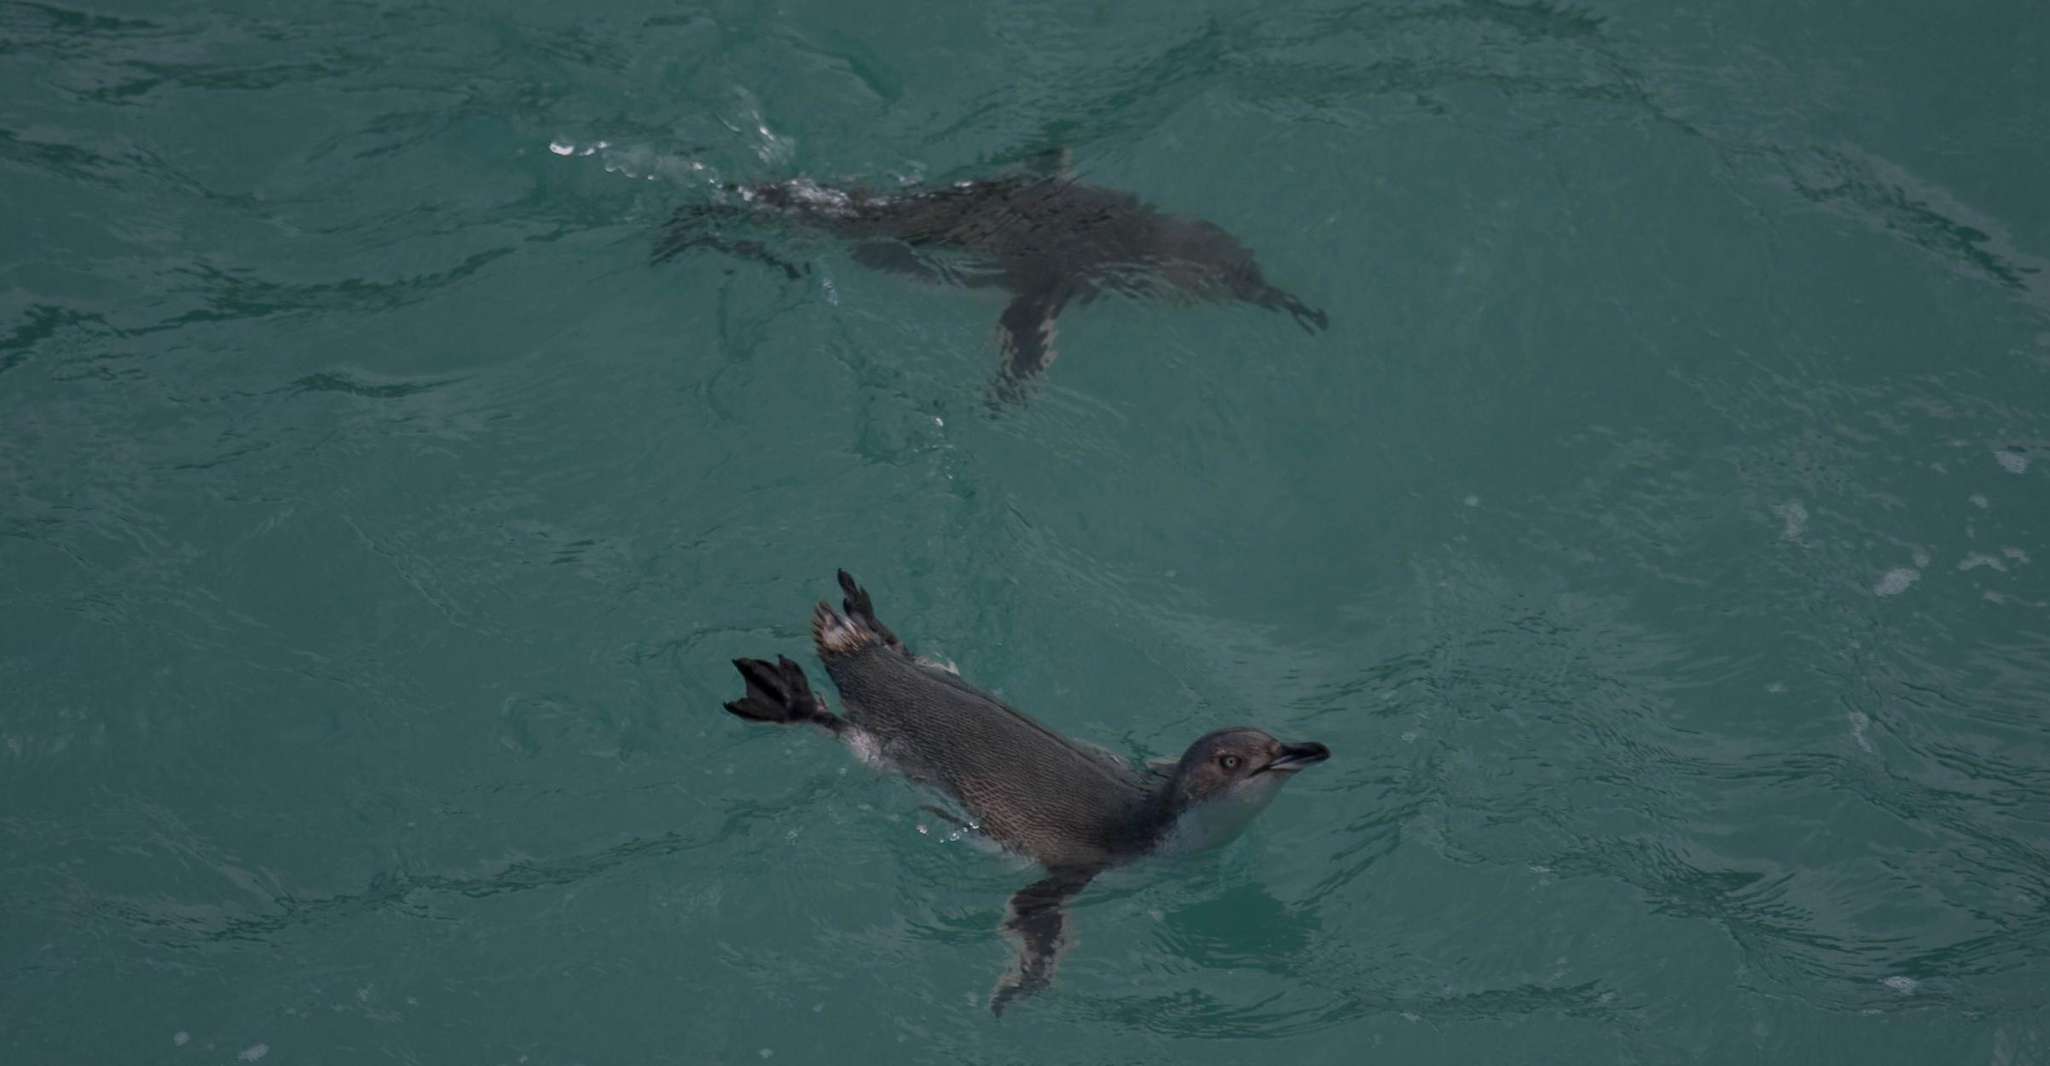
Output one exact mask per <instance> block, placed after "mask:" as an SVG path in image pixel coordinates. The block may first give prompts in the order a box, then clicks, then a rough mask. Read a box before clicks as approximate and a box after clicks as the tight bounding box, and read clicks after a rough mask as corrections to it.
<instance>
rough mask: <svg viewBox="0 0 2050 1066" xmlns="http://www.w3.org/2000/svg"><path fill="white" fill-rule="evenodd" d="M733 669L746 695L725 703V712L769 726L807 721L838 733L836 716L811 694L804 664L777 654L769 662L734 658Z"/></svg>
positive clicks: (838, 719)
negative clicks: (742, 684)
mask: <svg viewBox="0 0 2050 1066" xmlns="http://www.w3.org/2000/svg"><path fill="white" fill-rule="evenodd" d="M733 666H734V669H736V670H739V671H740V677H741V680H742V681H745V682H746V683H747V695H745V696H742V697H741V698H740V699H737V700H734V701H732V702H731V703H728V704H726V709H727V711H729V712H731V713H732V714H734V715H736V716H737V717H741V718H745V719H747V720H748V721H750V722H768V723H770V724H771V725H800V724H803V723H806V722H811V723H814V724H817V725H821V726H824V727H826V728H827V729H829V730H832V731H833V732H836V733H837V732H839V731H840V726H841V724H842V723H841V721H840V718H839V717H838V716H837V715H835V714H833V713H832V712H831V711H828V710H826V701H824V700H822V699H820V698H819V697H818V696H817V695H815V694H813V692H812V690H811V682H810V681H809V680H808V679H807V678H806V677H805V676H804V667H802V666H799V665H797V664H796V663H794V662H791V661H790V660H789V659H786V658H784V657H783V656H780V655H778V656H777V657H776V661H775V662H773V663H771V662H767V661H764V660H762V659H735V660H733Z"/></svg>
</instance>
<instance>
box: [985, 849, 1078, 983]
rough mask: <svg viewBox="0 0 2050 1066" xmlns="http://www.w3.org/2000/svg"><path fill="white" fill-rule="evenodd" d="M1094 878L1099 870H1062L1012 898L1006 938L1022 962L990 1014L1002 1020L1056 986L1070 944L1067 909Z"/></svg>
mask: <svg viewBox="0 0 2050 1066" xmlns="http://www.w3.org/2000/svg"><path fill="white" fill-rule="evenodd" d="M1095 876H1096V868H1095V867H1087V866H1083V867H1074V866H1070V867H1062V868H1058V869H1055V870H1052V871H1050V872H1049V873H1048V874H1047V876H1046V877H1043V878H1041V879H1039V880H1037V881H1034V882H1032V883H1031V884H1029V885H1026V886H1025V887H1024V888H1021V889H1019V890H1018V893H1017V894H1016V895H1014V896H1012V897H1011V906H1010V912H1009V913H1008V914H1007V915H1006V916H1005V918H1004V932H1005V933H1006V934H1008V935H1010V936H1011V937H1012V942H1013V944H1014V946H1015V947H1016V948H1017V949H1018V957H1017V959H1016V960H1015V961H1014V962H1013V963H1012V966H1011V969H1010V970H1009V971H1008V972H1006V973H1005V974H1004V976H1003V977H1002V978H1000V979H998V981H997V986H996V988H995V989H994V990H993V991H991V993H990V997H989V1010H990V1013H992V1014H994V1015H996V1016H998V1017H1002V1016H1003V1013H1004V1010H1005V1009H1006V1008H1008V1007H1009V1006H1010V1005H1011V1003H1012V1002H1013V1001H1015V1000H1019V999H1023V998H1024V997H1026V996H1030V995H1033V994H1034V993H1037V992H1039V991H1040V990H1042V989H1044V988H1045V987H1046V986H1047V985H1049V984H1051V983H1053V974H1054V969H1055V967H1057V966H1058V965H1059V964H1060V956H1061V954H1062V953H1063V951H1064V950H1065V949H1066V947H1067V946H1068V940H1069V937H1068V911H1067V907H1066V904H1067V902H1068V900H1069V899H1070V898H1072V897H1073V896H1074V895H1075V894H1076V893H1077V892H1080V891H1082V888H1083V886H1085V885H1087V884H1088V883H1089V881H1090V879H1091V878H1093V877H1095Z"/></svg>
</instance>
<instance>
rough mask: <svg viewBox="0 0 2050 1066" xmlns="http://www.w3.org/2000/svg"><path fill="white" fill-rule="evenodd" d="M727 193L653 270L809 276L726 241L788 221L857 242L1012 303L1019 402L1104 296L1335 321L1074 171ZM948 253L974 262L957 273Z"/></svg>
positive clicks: (672, 226) (681, 224)
mask: <svg viewBox="0 0 2050 1066" xmlns="http://www.w3.org/2000/svg"><path fill="white" fill-rule="evenodd" d="M726 188H727V190H728V191H729V192H730V193H732V194H734V195H736V196H738V197H739V199H740V201H741V202H740V203H739V204H730V203H729V204H700V205H695V206H690V207H685V208H682V209H680V210H678V211H677V212H676V214H675V215H674V216H673V217H672V218H671V219H670V220H669V223H668V224H667V225H666V226H665V227H664V228H663V231H662V234H661V236H660V238H659V239H658V240H657V242H656V245H655V251H654V261H655V262H657V263H660V262H663V261H665V260H667V259H669V258H671V257H672V256H675V255H676V254H678V253H679V252H682V251H684V250H685V249H687V248H692V247H711V248H717V249H720V250H723V251H726V252H730V253H733V254H736V255H741V256H745V257H748V258H752V259H758V260H761V261H763V262H767V263H770V264H773V265H775V266H778V267H781V268H782V269H783V270H784V272H785V273H787V274H789V275H790V276H791V277H793V278H795V277H797V276H798V273H799V268H798V267H797V266H796V265H794V264H792V263H790V262H788V261H786V260H783V259H780V258H778V257H776V256H775V255H774V254H772V253H770V252H769V251H768V249H767V248H765V247H764V246H763V245H762V244H761V243H760V242H758V241H753V240H727V239H724V238H722V237H720V236H719V235H718V233H717V227H718V225H719V224H720V223H721V222H724V221H729V220H735V219H743V218H747V219H758V220H783V221H787V222H790V223H793V224H796V225H799V226H803V227H809V228H813V229H820V230H824V231H826V232H828V233H831V234H834V235H836V236H839V237H842V238H846V239H849V240H852V241H855V242H856V244H855V246H854V253H853V254H854V259H855V261H856V262H858V263H861V264H862V265H864V266H868V267H871V268H874V269H878V270H887V271H893V272H896V273H900V274H907V275H910V276H913V277H916V278H920V279H923V280H925V281H929V282H934V283H939V284H952V285H959V286H964V287H967V288H982V287H990V286H998V287H1002V288H1004V289H1006V290H1009V292H1010V294H1011V302H1010V304H1009V306H1007V307H1005V308H1004V312H1003V315H1002V316H1001V317H1000V318H999V319H998V326H999V334H998V340H999V344H1000V346H1001V347H1002V349H1003V355H1004V361H1003V365H1002V370H1001V373H1000V376H999V379H998V384H997V392H998V395H999V396H1001V397H1004V398H1010V399H1015V398H1018V397H1019V396H1021V395H1022V391H1023V386H1024V384H1025V383H1026V382H1027V381H1029V380H1031V379H1032V378H1033V377H1034V375H1037V374H1038V373H1039V372H1040V371H1042V370H1044V369H1046V367H1047V366H1048V365H1049V364H1051V363H1052V362H1053V361H1054V358H1055V352H1054V321H1055V319H1057V318H1058V317H1059V316H1060V313H1061V310H1062V309H1063V308H1065V307H1067V306H1068V305H1069V304H1071V303H1088V302H1090V301H1092V300H1094V299H1096V298H1097V297H1098V296H1100V295H1102V294H1103V293H1106V292H1111V293H1117V294H1119V295H1124V296H1148V295H1151V296H1176V297H1181V298H1184V299H1200V300H1241V301H1244V302H1246V303H1250V304H1253V305H1255V306H1258V307H1264V308H1267V309H1269V310H1277V311H1287V312H1289V313H1290V314H1291V315H1294V316H1295V320H1296V322H1297V323H1298V324H1299V325H1301V326H1302V327H1303V329H1304V330H1305V331H1308V332H1316V331H1317V330H1321V329H1323V328H1325V327H1326V326H1327V325H1328V324H1329V319H1328V318H1327V317H1326V316H1325V314H1324V312H1322V311H1320V310H1318V309H1316V308H1314V307H1311V306H1309V305H1308V304H1305V303H1303V302H1302V301H1301V300H1300V299H1297V298H1296V297H1295V296H1293V295H1291V294H1290V293H1288V292H1285V291H1283V290H1281V289H1279V288H1276V287H1275V286H1273V285H1270V284H1268V283H1267V279H1266V278H1265V277H1264V276H1263V275H1262V274H1261V272H1260V266H1259V264H1258V263H1257V262H1255V261H1254V259H1253V253H1252V251H1251V250H1250V249H1248V248H1247V247H1246V246H1245V245H1243V244H1240V243H1239V242H1238V240H1237V239H1235V238H1233V237H1232V235H1231V234H1229V233H1226V232H1225V231H1224V230H1222V229H1220V228H1218V227H1217V226H1215V225H1213V224H1211V223H1209V222H1205V221H1203V220H1201V219H1193V218H1183V217H1180V216H1177V215H1170V214H1167V213H1165V212H1162V211H1159V210H1156V209H1155V208H1153V207H1152V206H1150V205H1148V204H1146V203H1144V202H1142V201H1140V199H1139V198H1138V197H1136V196H1133V195H1132V194H1131V193H1127V192H1120V191H1118V190H1116V189H1106V188H1103V187H1101V186H1096V185H1085V184H1083V183H1081V182H1079V181H1076V180H1074V179H1073V178H1072V177H1070V176H1068V175H1066V174H1065V173H1059V172H1056V173H1052V174H1026V175H1019V176H1013V177H1006V178H997V179H992V180H987V181H962V182H956V183H954V184H952V185H944V186H929V187H913V188H909V189H905V190H902V191H894V192H887V193H884V192H871V191H868V190H864V189H860V188H849V189H838V188H832V187H829V186H824V185H819V184H817V183H814V182H811V181H807V180H802V179H800V180H796V181H786V182H778V183H774V184H762V185H749V186H742V185H728V186H727V187H726ZM948 253H957V254H959V255H960V256H961V257H962V258H961V259H960V260H958V261H949V260H948V259H946V258H943V256H945V255H947V254H948Z"/></svg>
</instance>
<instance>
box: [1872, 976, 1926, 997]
mask: <svg viewBox="0 0 2050 1066" xmlns="http://www.w3.org/2000/svg"><path fill="white" fill-rule="evenodd" d="M1879 983H1880V984H1882V985H1885V986H1886V987H1888V988H1891V989H1893V990H1894V991H1896V992H1899V993H1900V994H1901V995H1903V996H1907V995H1913V994H1914V991H1915V986H1916V985H1918V984H1920V983H1921V982H1919V981H1916V980H1915V979H1914V978H1912V977H1903V976H1901V975H1900V974H1895V975H1893V976H1892V977H1888V978H1886V979H1885V980H1882V981H1880V982H1879Z"/></svg>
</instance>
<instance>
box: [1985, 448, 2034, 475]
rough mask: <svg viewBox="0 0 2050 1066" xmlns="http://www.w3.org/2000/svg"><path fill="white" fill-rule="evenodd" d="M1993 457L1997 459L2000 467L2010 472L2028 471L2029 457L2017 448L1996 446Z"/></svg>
mask: <svg viewBox="0 0 2050 1066" xmlns="http://www.w3.org/2000/svg"><path fill="white" fill-rule="evenodd" d="M1993 458H1994V459H1996V460H1998V461H1999V463H2000V469H2002V470H2005V471H2007V472H2008V473H2010V474H2026V473H2028V472H2029V457H2028V455H2027V454H2025V453H2024V452H2022V450H2021V449H2019V448H1996V449H1994V452H1993Z"/></svg>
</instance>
